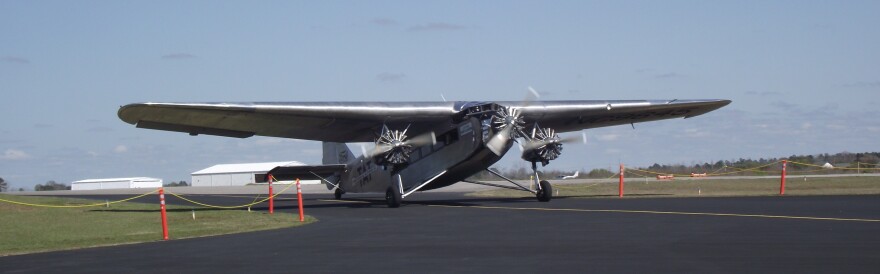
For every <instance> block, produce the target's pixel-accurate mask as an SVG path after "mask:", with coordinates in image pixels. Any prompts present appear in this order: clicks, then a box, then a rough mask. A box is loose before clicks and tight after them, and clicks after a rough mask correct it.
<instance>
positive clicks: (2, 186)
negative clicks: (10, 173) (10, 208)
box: [0, 178, 9, 192]
mask: <svg viewBox="0 0 880 274" xmlns="http://www.w3.org/2000/svg"><path fill="white" fill-rule="evenodd" d="M8 189H9V183H7V182H6V180H3V178H0V192H6V191H7V190H8Z"/></svg>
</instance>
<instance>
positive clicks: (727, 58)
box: [0, 1, 880, 189]
mask: <svg viewBox="0 0 880 274" xmlns="http://www.w3.org/2000/svg"><path fill="white" fill-rule="evenodd" d="M878 10H880V2H877V1H730V2H720V1H601V2H600V1H430V2H429V1H351V2H347V1H346V2H343V1H314V2H295V1H278V2H273V1H260V2H251V1H234V2H224V1H141V2H135V1H2V2H0V177H2V178H4V179H6V180H7V181H10V182H11V183H12V186H13V187H16V188H17V187H24V188H28V189H30V188H32V186H33V185H34V184H37V183H45V182H46V181H48V180H56V181H58V182H62V183H69V182H71V181H75V180H80V179H87V178H106V177H129V176H151V177H159V178H163V179H165V180H167V181H171V180H174V181H177V180H186V181H189V173H191V172H193V171H196V170H198V169H201V168H204V167H207V166H210V165H213V164H219V163H237V162H253V161H285V160H299V161H303V162H307V163H318V162H320V144H319V143H316V142H308V141H298V140H285V139H275V138H263V137H255V138H249V139H232V138H223V137H212V136H198V137H191V136H188V135H186V134H180V133H171V132H162V131H151V130H143V129H136V128H134V127H133V126H131V125H128V124H126V123H124V122H122V121H120V120H119V119H118V118H117V117H116V111H117V109H118V108H119V106H121V105H124V104H127V103H133V102H145V101H153V102H166V101H172V102H204V101H211V102H225V101H235V102H242V101H243V102H249V101H338V100H349V101H413V100H415V101H436V100H440V98H441V94H442V95H443V96H445V97H446V98H447V99H449V100H519V99H521V98H523V97H524V95H525V93H526V87H527V86H533V87H535V88H536V89H537V90H539V91H541V93H542V94H543V95H542V99H545V100H566V99H703V98H712V99H714V98H719V99H731V100H733V103H732V104H731V105H729V106H727V107H725V108H724V109H722V110H719V111H716V112H713V113H710V114H707V115H704V116H701V117H698V118H695V119H689V120H671V121H662V122H655V123H645V124H637V125H636V130H633V129H632V128H630V127H629V126H625V127H612V128H603V129H596V130H589V131H587V135H588V139H589V141H588V144H587V145H577V146H575V145H570V146H566V147H565V150H564V153H563V156H562V157H561V158H560V159H559V160H558V161H556V162H553V163H552V164H551V165H550V166H548V167H549V168H554V169H571V170H573V169H582V168H583V169H592V168H608V167H611V166H616V165H617V163H618V162H619V161H620V162H623V163H625V164H627V165H633V166H645V165H650V164H653V163H655V162H657V163H668V164H675V163H682V164H690V163H695V162H705V161H717V160H731V159H738V158H741V157H742V158H761V157H784V156H788V155H792V154H814V153H826V152H827V153H835V152H841V151H850V152H864V151H877V150H880V149H878V145H877V144H878V141H877V136H878V134H880V119H877V117H878V115H880V111H878V110H877V108H876V106H877V105H878V104H880V54H878V51H877V49H878V48H880V30H878V28H877V26H880V19H878V18H880V17H878V16H876V11H878ZM353 149H354V150H355V151H359V148H357V146H353ZM514 154H516V153H511V155H509V156H508V157H506V158H505V159H504V160H502V162H500V163H499V165H500V166H503V167H518V166H524V165H525V162H522V161H521V160H519V159H518V157H517V155H514Z"/></svg>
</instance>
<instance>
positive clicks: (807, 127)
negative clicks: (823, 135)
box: [801, 122, 813, 130]
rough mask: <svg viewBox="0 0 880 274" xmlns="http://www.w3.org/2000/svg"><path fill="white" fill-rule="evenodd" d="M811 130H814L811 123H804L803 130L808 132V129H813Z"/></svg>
mask: <svg viewBox="0 0 880 274" xmlns="http://www.w3.org/2000/svg"><path fill="white" fill-rule="evenodd" d="M811 128H813V124H811V123H810V122H804V123H803V124H801V129H803V130H807V129H811Z"/></svg>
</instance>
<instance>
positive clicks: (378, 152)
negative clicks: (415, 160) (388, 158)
mask: <svg viewBox="0 0 880 274" xmlns="http://www.w3.org/2000/svg"><path fill="white" fill-rule="evenodd" d="M392 148H394V146H390V145H382V144H379V145H376V147H375V148H373V150H371V151H365V154H364V155H365V156H366V157H367V158H373V157H376V156H379V155H382V154H384V153H385V152H388V151H390V150H391V149H392Z"/></svg>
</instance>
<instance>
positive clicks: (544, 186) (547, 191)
mask: <svg viewBox="0 0 880 274" xmlns="http://www.w3.org/2000/svg"><path fill="white" fill-rule="evenodd" d="M539 184H541V190H538V195H537V196H538V201H541V202H549V201H550V199H551V198H553V186H551V185H550V182H548V181H541V182H540V183H539Z"/></svg>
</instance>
